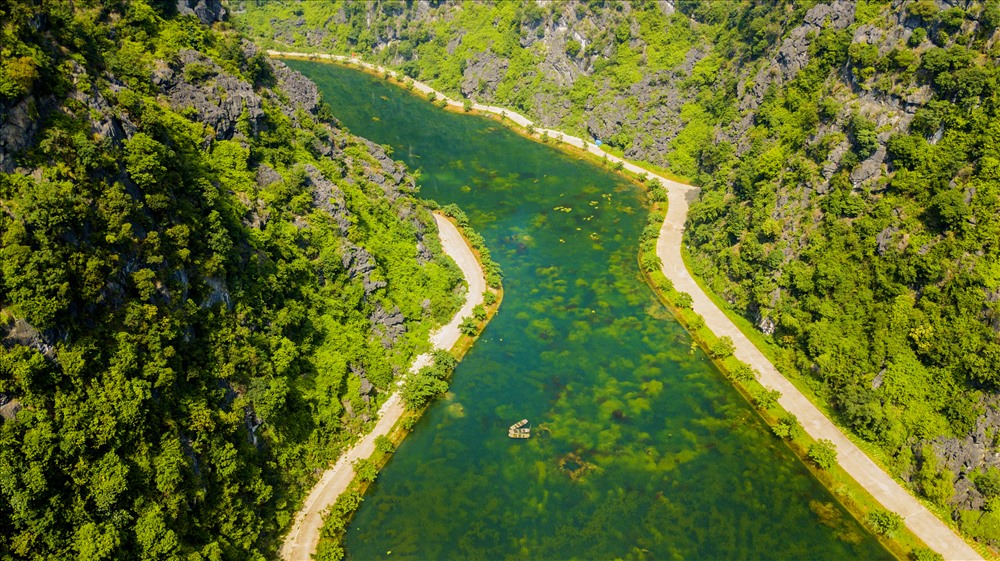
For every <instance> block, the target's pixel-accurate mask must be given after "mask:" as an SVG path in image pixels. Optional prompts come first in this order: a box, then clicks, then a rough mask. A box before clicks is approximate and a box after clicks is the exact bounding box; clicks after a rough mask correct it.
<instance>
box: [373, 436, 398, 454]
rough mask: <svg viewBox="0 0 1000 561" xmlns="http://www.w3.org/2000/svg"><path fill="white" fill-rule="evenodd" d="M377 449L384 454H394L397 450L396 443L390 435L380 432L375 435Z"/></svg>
mask: <svg viewBox="0 0 1000 561" xmlns="http://www.w3.org/2000/svg"><path fill="white" fill-rule="evenodd" d="M375 449H376V450H378V451H379V452H382V453H383V454H392V453H393V452H395V451H396V445H395V444H393V443H392V439H390V438H389V437H388V436H386V435H384V434H380V435H378V436H376V437H375Z"/></svg>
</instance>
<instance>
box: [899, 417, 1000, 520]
mask: <svg viewBox="0 0 1000 561" xmlns="http://www.w3.org/2000/svg"><path fill="white" fill-rule="evenodd" d="M997 405H998V404H997V403H996V398H994V400H993V402H992V403H989V404H987V405H986V407H985V409H984V410H983V413H982V414H981V415H980V416H979V417H978V418H977V419H976V425H975V427H974V428H973V429H972V431H971V432H970V433H969V434H967V435H965V436H964V437H962V438H954V437H940V438H938V439H937V440H935V441H933V442H932V443H931V448H932V450H933V451H934V453H935V454H937V456H938V458H939V459H940V461H941V462H942V464H943V465H942V466H941V467H943V468H946V469H948V470H951V471H952V472H954V473H956V474H958V479H957V480H956V481H955V496H954V498H953V499H952V502H951V504H952V505H953V506H955V507H957V508H959V509H962V510H975V509H981V508H982V507H983V505H984V504H985V499H984V497H983V496H982V495H981V494H980V493H979V491H978V490H977V489H976V487H975V485H974V484H973V481H972V478H973V476H974V474H975V473H976V472H979V471H985V470H986V469H987V468H990V467H1000V451H998V449H997V435H998V434H1000V409H998V408H997ZM919 448H920V447H919V446H915V447H914V452H915V453H918V454H919V453H921V452H920V449H919Z"/></svg>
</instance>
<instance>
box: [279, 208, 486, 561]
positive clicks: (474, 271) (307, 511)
mask: <svg viewBox="0 0 1000 561" xmlns="http://www.w3.org/2000/svg"><path fill="white" fill-rule="evenodd" d="M434 219H435V220H436V221H437V225H438V235H439V236H440V237H441V245H442V246H443V247H444V252H445V253H447V254H448V255H449V256H450V257H451V258H452V259H454V260H455V263H457V264H458V267H459V268H460V269H462V274H463V275H465V280H466V282H467V283H468V284H469V292H468V293H467V294H466V296H465V304H464V305H463V306H462V308H461V309H460V310H459V311H458V313H456V314H455V317H453V318H452V320H451V322H449V323H448V324H447V325H445V326H443V327H441V328H439V329H438V330H437V331H435V332H434V333H432V334H431V337H430V341H431V345H433V346H434V348H435V349H450V348H451V347H452V346H454V345H455V343H456V342H457V341H458V338H459V337H460V336H461V334H462V333H461V331H460V330H459V327H458V326H459V324H461V323H462V319H464V318H466V317H468V316H471V315H472V309H473V308H474V307H476V306H477V305H478V304H481V303H482V302H483V292H484V291H485V290H486V278H485V275H484V274H483V268H482V267H481V266H480V265H479V262H478V261H477V260H476V256H475V255H474V254H473V253H472V249H471V248H470V247H469V245H468V244H467V243H466V242H465V238H463V237H462V234H461V233H460V232H459V231H458V228H456V227H455V225H454V224H452V223H451V221H449V220H448V219H447V218H444V217H443V216H440V215H438V214H437V213H435V214H434ZM430 362H431V355H430V354H428V353H424V354H422V355H420V356H418V357H417V358H416V359H414V361H413V366H411V367H410V372H416V371H417V370H420V369H421V368H423V367H424V366H427V365H428V364H430ZM400 383H402V382H400ZM402 414H403V401H402V399H400V396H399V391H398V390H397V391H396V392H393V394H392V395H391V396H389V399H387V400H386V401H385V403H384V404H382V408H381V409H379V413H378V417H379V419H378V422H377V423H376V424H375V428H374V429H372V431H371V432H370V433H368V434H367V435H365V436H364V437H363V438H362V439H361V440H359V441H358V442H357V443H356V444H355V445H354V447H353V448H351V449H350V450H348V451H347V452H345V453H344V454H341V456H340V458H339V459H338V460H337V463H336V464H334V466H333V467H332V468H330V469H328V470H326V472H325V473H324V474H323V477H322V478H320V480H319V483H317V484H316V486H315V487H313V489H312V491H311V492H310V493H309V496H308V497H306V500H305V503H303V505H302V509H301V510H299V512H298V513H297V514H296V515H295V522H294V523H293V524H292V529H291V530H290V531H289V532H288V536H286V537H285V542H284V544H283V545H282V547H281V558H282V559H285V560H286V561H306V560H307V559H310V558H311V557H312V554H313V553H314V552H315V551H316V545H317V544H318V543H319V535H320V531H321V530H322V529H323V512H324V511H325V510H326V509H327V508H328V507H329V506H330V505H332V504H333V503H334V501H336V500H337V497H339V496H340V494H341V493H343V492H344V491H346V490H347V486H348V485H350V484H351V481H352V480H353V479H354V465H353V464H354V462H355V461H356V460H358V459H361V458H367V457H369V456H371V455H372V452H374V451H375V439H376V438H377V437H379V436H381V435H384V434H388V433H389V431H390V430H391V429H392V427H393V425H395V424H396V421H398V420H399V418H400V417H401V416H402Z"/></svg>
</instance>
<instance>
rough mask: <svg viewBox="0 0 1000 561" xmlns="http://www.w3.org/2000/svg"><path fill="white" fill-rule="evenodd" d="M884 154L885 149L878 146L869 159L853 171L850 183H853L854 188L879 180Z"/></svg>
mask: <svg viewBox="0 0 1000 561" xmlns="http://www.w3.org/2000/svg"><path fill="white" fill-rule="evenodd" d="M885 154H886V152H885V147H884V146H881V145H880V146H879V147H878V150H876V151H875V153H874V154H872V155H871V157H869V158H868V159H867V160H865V161H863V162H861V164H860V165H858V167H856V168H854V171H852V172H851V181H852V182H854V185H855V186H857V185H859V184H861V183H864V182H865V181H869V180H875V179H878V178H879V176H880V175H881V174H882V164H883V163H884V162H885Z"/></svg>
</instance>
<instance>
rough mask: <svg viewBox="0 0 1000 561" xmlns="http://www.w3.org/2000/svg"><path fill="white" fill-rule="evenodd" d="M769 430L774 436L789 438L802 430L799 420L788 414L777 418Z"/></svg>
mask: <svg viewBox="0 0 1000 561" xmlns="http://www.w3.org/2000/svg"><path fill="white" fill-rule="evenodd" d="M771 430H772V431H773V432H774V434H775V436H778V437H780V438H787V439H789V440H791V439H793V438H795V437H796V436H798V435H799V433H800V432H801V431H802V425H800V424H799V420H798V419H797V418H795V416H794V415H791V414H789V415H783V416H782V417H781V418H780V419H778V422H777V424H775V425H774V426H773V427H771Z"/></svg>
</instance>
